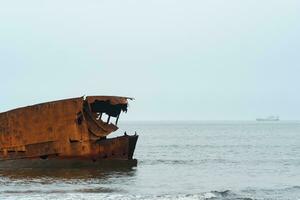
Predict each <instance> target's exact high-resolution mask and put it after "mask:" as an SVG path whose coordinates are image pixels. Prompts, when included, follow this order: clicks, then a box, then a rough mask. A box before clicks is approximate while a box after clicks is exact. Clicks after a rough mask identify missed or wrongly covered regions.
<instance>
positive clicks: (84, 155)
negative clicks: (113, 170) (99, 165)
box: [0, 96, 138, 161]
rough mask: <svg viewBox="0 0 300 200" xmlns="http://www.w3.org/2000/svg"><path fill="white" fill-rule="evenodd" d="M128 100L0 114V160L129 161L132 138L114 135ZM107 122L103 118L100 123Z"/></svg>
mask: <svg viewBox="0 0 300 200" xmlns="http://www.w3.org/2000/svg"><path fill="white" fill-rule="evenodd" d="M128 100H132V98H128V97H114V96H88V97H85V98H84V97H79V98H72V99H64V100H59V101H53V102H47V103H42V104H37V105H33V106H27V107H23V108H17V109H14V110H10V111H7V112H3V113H0V161H1V160H2V161H3V160H16V159H26V158H28V159H29V158H30V159H50V158H58V159H68V158H78V159H90V160H93V161H95V160H101V159H122V160H131V159H132V156H133V153H134V149H135V145H136V142H137V139H138V136H137V135H132V136H129V135H127V134H124V136H120V137H116V138H110V139H107V138H106V136H107V135H109V134H111V133H112V132H114V131H116V130H118V126H117V124H118V120H119V117H120V114H121V113H122V112H127V108H128ZM105 117H106V119H104V118H105Z"/></svg>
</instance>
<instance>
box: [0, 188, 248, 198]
mask: <svg viewBox="0 0 300 200" xmlns="http://www.w3.org/2000/svg"><path fill="white" fill-rule="evenodd" d="M3 193H6V194H7V193H9V194H14V195H16V196H24V197H26V196H30V195H33V194H34V195H39V196H43V197H47V196H51V197H53V196H57V199H60V195H61V194H64V195H67V196H68V197H71V199H72V198H73V197H74V198H75V197H76V196H78V195H80V196H81V198H80V199H91V200H93V199H108V200H116V199H123V200H252V198H250V197H244V196H242V195H237V194H235V193H233V192H232V191H230V190H224V191H210V192H205V193H199V194H174V195H171V194H162V195H133V194H122V193H121V194H120V193H119V194H118V193H110V191H106V188H100V190H99V188H98V189H84V190H73V191H69V190H68V191H67V190H49V191H40V190H24V191H2V192H1V193H0V197H1V194H3ZM82 197H84V198H82Z"/></svg>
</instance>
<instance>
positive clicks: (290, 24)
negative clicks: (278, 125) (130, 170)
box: [0, 0, 300, 120]
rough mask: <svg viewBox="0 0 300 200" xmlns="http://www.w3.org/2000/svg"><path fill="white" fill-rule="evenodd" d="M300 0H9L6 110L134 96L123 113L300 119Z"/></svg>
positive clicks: (134, 116)
mask: <svg viewBox="0 0 300 200" xmlns="http://www.w3.org/2000/svg"><path fill="white" fill-rule="evenodd" d="M299 20H300V1H299V0H281V1H278V0H248V1H246V0H245V1H241V0H206V1H202V0H182V1H179V0H147V1H144V0H109V1H108V0H107V1H102V0H95V1H92V0H88V1H83V0H82V1H76V0H70V1H67V0H51V1H50V0H48V1H46V0H36V1H33V0H26V1H24V0H20V1H14V0H9V1H0V69H1V70H0V73H1V74H0V75H1V82H0V83H1V84H0V91H1V95H0V111H6V110H9V109H12V108H15V107H19V106H26V105H30V104H35V103H40V102H44V101H51V100H56V99H63V98H69V97H74V96H75V97H76V96H82V95H120V96H131V97H135V98H136V100H135V101H133V102H131V105H130V110H129V113H128V114H127V116H122V118H123V120H124V119H127V120H238V119H240V120H251V119H255V118H256V117H264V116H268V115H280V117H281V118H282V119H300V21H299Z"/></svg>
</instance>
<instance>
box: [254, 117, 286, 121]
mask: <svg viewBox="0 0 300 200" xmlns="http://www.w3.org/2000/svg"><path fill="white" fill-rule="evenodd" d="M279 120H280V119H279V117H278V116H269V117H267V118H257V119H256V121H265V122H274V121H279Z"/></svg>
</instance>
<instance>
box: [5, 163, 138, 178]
mask: <svg viewBox="0 0 300 200" xmlns="http://www.w3.org/2000/svg"><path fill="white" fill-rule="evenodd" d="M135 173H136V164H134V163H133V164H132V163H129V164H128V163H127V164H124V163H121V164H120V163H118V162H117V163H109V164H106V165H101V166H97V167H96V166H94V167H87V166H84V167H73V166H65V167H64V168H56V167H53V168H51V167H49V166H48V167H46V168H16V167H14V168H0V177H1V179H10V180H18V179H19V180H22V179H24V180H32V181H34V180H38V181H40V180H42V179H45V180H55V181H65V180H72V179H76V180H87V179H93V180H97V179H98V180H99V181H101V180H108V179H111V178H117V177H120V178H122V177H126V178H128V177H134V176H135ZM2 181H3V180H2Z"/></svg>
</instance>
